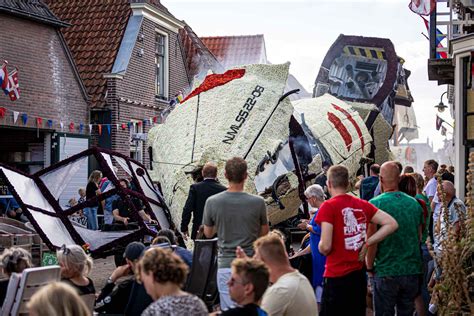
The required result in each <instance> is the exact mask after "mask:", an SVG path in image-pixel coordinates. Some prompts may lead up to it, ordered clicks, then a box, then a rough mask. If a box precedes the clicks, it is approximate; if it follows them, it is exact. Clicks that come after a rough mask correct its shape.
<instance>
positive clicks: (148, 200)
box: [0, 147, 175, 257]
mask: <svg viewBox="0 0 474 316" xmlns="http://www.w3.org/2000/svg"><path fill="white" fill-rule="evenodd" d="M102 154H108V155H110V156H111V158H113V157H117V158H119V159H122V161H124V162H125V163H126V165H127V168H128V169H129V172H130V173H131V175H130V176H131V181H132V182H133V184H134V186H135V189H134V190H130V189H124V188H122V187H121V185H120V182H119V179H118V178H117V176H116V175H115V174H114V172H113V170H112V169H111V167H110V166H109V164H108V162H107V161H106V159H105V158H104V156H103V155H102ZM84 157H94V158H95V159H96V160H97V161H98V164H99V166H100V169H101V171H102V173H103V175H104V176H105V177H107V178H108V179H109V180H110V181H111V182H112V184H113V185H114V188H113V189H111V190H109V191H107V192H105V193H103V194H101V195H99V196H97V197H94V198H92V199H89V200H86V201H85V202H84V203H80V204H78V205H76V206H73V207H71V208H69V209H66V210H63V209H62V208H61V206H60V205H59V202H58V201H57V200H56V199H55V197H54V196H53V194H52V193H51V192H50V191H49V189H48V188H47V186H46V184H45V183H44V182H43V180H42V179H41V176H43V175H45V174H48V173H50V172H53V171H55V170H57V169H59V168H61V167H65V166H67V165H68V164H70V163H73V162H75V161H77V160H79V159H82V158H84ZM0 167H2V168H5V169H8V170H10V171H14V172H15V173H17V174H19V175H21V176H24V177H27V178H29V179H31V180H32V181H33V182H34V183H35V184H36V185H37V187H38V188H39V190H40V191H41V194H42V195H43V197H44V198H45V199H46V200H47V202H48V203H49V204H50V206H51V208H52V209H53V210H54V212H50V211H47V210H45V209H41V208H39V207H36V206H34V205H28V204H26V203H25V202H24V201H23V199H22V196H20V194H19V193H18V192H17V191H16V190H15V186H14V185H13V184H12V182H11V181H10V180H9V179H8V177H7V176H6V174H5V172H4V171H3V170H1V169H0V177H1V178H2V180H3V182H4V183H5V184H6V185H7V186H8V188H9V190H10V192H11V193H12V195H13V196H14V197H15V199H16V200H17V202H18V204H19V205H20V207H21V208H22V210H23V212H24V214H25V215H26V216H27V217H28V219H29V220H30V222H31V223H32V225H33V226H34V227H35V230H36V231H37V232H38V234H39V235H40V236H41V238H42V239H43V241H44V242H45V243H46V244H47V245H48V247H49V248H50V249H56V248H58V247H60V246H61V245H54V244H53V243H52V242H51V241H50V239H49V238H48V236H47V235H46V234H45V233H44V231H43V230H42V229H41V226H40V225H39V224H38V222H37V221H36V220H35V218H34V216H33V215H32V214H31V213H30V211H29V210H30V209H31V210H33V211H36V212H40V213H42V214H44V215H47V216H50V217H52V218H57V219H59V220H60V221H61V223H62V224H63V225H64V227H65V228H66V230H67V231H68V233H69V235H70V237H71V238H72V240H74V242H75V243H77V244H78V245H81V246H84V245H85V243H86V242H85V241H84V239H83V238H82V237H81V235H80V234H79V233H78V232H77V230H76V229H75V228H74V227H75V226H74V225H73V224H72V222H71V220H70V219H69V218H68V216H69V215H71V214H73V213H75V212H77V211H78V210H80V209H83V208H86V207H91V206H92V205H94V204H95V203H97V202H100V201H102V200H105V199H106V198H108V197H110V196H112V195H114V194H117V195H119V196H120V197H121V198H122V200H123V201H126V202H127V203H128V206H129V209H130V210H131V217H133V218H134V219H135V220H136V221H137V223H138V226H139V229H138V230H136V231H130V233H129V234H127V235H125V236H123V237H119V238H117V239H114V240H111V241H110V242H107V243H105V244H103V245H101V246H99V247H97V248H96V249H91V254H92V255H93V256H96V257H98V256H102V255H103V254H104V253H106V252H109V251H112V250H113V249H115V248H116V247H117V246H121V245H122V246H125V245H127V244H128V243H129V242H131V241H134V240H139V239H140V238H142V237H143V236H145V235H150V236H154V235H155V234H156V232H155V231H154V230H153V229H151V228H150V227H149V226H148V225H147V224H146V223H145V222H144V221H143V219H142V218H141V217H140V216H139V215H138V210H137V209H136V207H135V205H134V204H133V203H132V201H131V199H130V198H129V197H134V198H138V199H140V200H141V201H142V202H143V205H144V210H145V212H146V213H147V214H148V215H149V216H150V217H151V218H152V219H154V220H157V222H158V219H157V217H156V216H155V213H154V211H153V209H152V205H156V206H158V207H160V208H161V210H162V211H163V213H164V216H165V218H166V220H167V222H168V223H167V224H168V225H167V226H169V227H170V228H171V229H174V228H175V227H174V224H173V221H172V218H171V214H170V212H169V209H168V207H167V206H166V204H165V201H164V199H163V197H162V194H161V193H160V192H156V190H155V188H153V186H152V185H153V184H152V180H151V177H150V175H149V174H148V172H147V170H146V168H145V166H144V165H142V164H141V163H139V162H137V161H134V160H132V159H130V157H127V156H125V155H122V154H120V153H115V152H112V151H109V150H106V149H102V148H97V147H93V148H90V149H87V150H85V151H83V152H81V153H79V154H76V155H74V156H71V157H70V158H68V159H65V160H62V161H60V162H59V163H57V164H54V165H52V166H50V167H48V168H45V169H43V170H41V171H39V172H37V173H35V174H33V175H28V174H26V173H23V172H20V171H17V170H14V169H13V168H11V167H9V166H6V165H3V164H0ZM140 178H143V180H144V181H142V183H145V184H146V186H147V190H148V191H150V190H151V191H152V192H154V193H155V194H154V195H155V196H148V195H146V193H145V192H146V191H145V190H144V188H143V187H142V185H141V183H140V180H139V179H140ZM158 227H160V225H158Z"/></svg>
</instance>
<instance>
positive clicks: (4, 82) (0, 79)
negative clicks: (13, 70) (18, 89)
mask: <svg viewBox="0 0 474 316" xmlns="http://www.w3.org/2000/svg"><path fill="white" fill-rule="evenodd" d="M7 86H8V69H7V63H6V62H4V63H3V65H2V67H0V88H2V90H3V91H5V90H6V89H7Z"/></svg>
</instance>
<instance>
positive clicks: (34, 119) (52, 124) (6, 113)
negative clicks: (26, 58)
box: [0, 107, 164, 135]
mask: <svg viewBox="0 0 474 316" xmlns="http://www.w3.org/2000/svg"><path fill="white" fill-rule="evenodd" d="M7 118H11V120H12V123H13V125H19V126H22V125H23V126H27V125H30V126H31V127H36V128H38V129H40V128H49V129H56V128H59V129H60V130H61V131H62V132H65V131H69V132H71V133H73V132H79V133H81V134H84V133H85V132H86V129H88V131H89V134H92V131H94V130H96V131H97V132H98V134H99V135H102V133H103V132H107V133H108V134H109V135H110V133H111V131H112V128H113V127H115V128H116V130H117V131H118V130H120V129H121V130H127V129H128V130H130V129H131V128H132V127H133V128H135V127H136V126H147V125H149V126H153V125H154V124H160V123H162V122H163V120H164V118H163V116H160V115H159V116H153V117H149V118H144V119H141V120H133V121H127V122H122V123H116V124H102V123H100V124H98V123H94V124H84V123H82V122H81V123H77V122H73V121H71V122H63V121H58V120H53V119H48V118H44V117H38V116H31V115H28V114H27V113H21V112H18V111H13V110H10V109H7V108H5V107H0V123H1V122H2V121H3V122H4V123H6V120H7Z"/></svg>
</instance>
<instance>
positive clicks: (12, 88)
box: [8, 68, 20, 101]
mask: <svg viewBox="0 0 474 316" xmlns="http://www.w3.org/2000/svg"><path fill="white" fill-rule="evenodd" d="M8 81H9V91H8V96H9V97H10V100H12V101H16V100H18V99H19V98H20V84H19V83H18V69H16V68H15V70H13V72H12V73H11V74H10V75H9V76H8Z"/></svg>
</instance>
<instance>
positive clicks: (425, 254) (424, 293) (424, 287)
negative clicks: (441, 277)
mask: <svg viewBox="0 0 474 316" xmlns="http://www.w3.org/2000/svg"><path fill="white" fill-rule="evenodd" d="M421 255H422V258H423V283H422V284H421V297H422V298H423V303H424V306H425V311H426V312H428V305H429V303H430V300H431V296H430V292H429V291H428V282H430V277H431V274H430V273H429V268H428V266H429V262H430V261H431V260H432V258H431V255H430V252H429V250H428V246H426V244H422V245H421Z"/></svg>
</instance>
